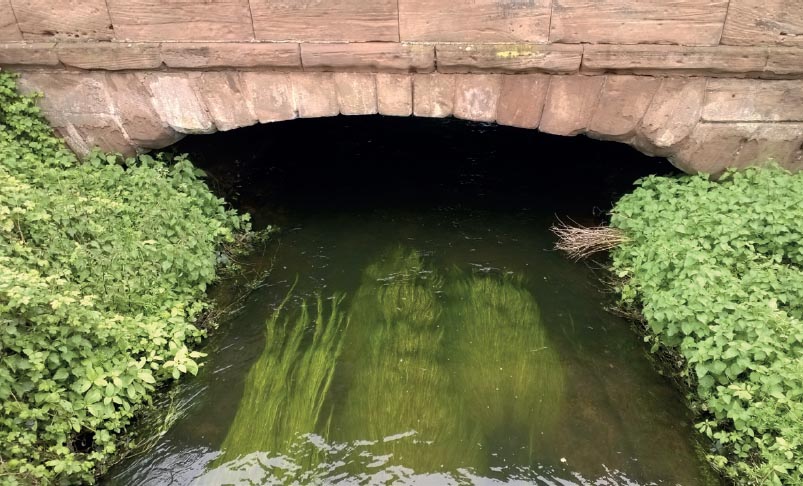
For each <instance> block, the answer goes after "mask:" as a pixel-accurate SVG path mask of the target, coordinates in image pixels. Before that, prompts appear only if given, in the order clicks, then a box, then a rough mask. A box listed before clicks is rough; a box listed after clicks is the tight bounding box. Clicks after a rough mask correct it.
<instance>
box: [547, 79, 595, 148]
mask: <svg viewBox="0 0 803 486" xmlns="http://www.w3.org/2000/svg"><path fill="white" fill-rule="evenodd" d="M604 81H605V76H580V75H573V76H553V77H552V79H551V80H550V82H549V90H548V91H547V97H546V101H545V103H544V113H543V115H542V116H541V124H540V125H539V129H540V130H541V131H542V132H545V133H552V134H555V135H577V134H580V133H582V132H583V131H585V130H586V128H587V127H588V123H589V122H590V121H591V117H592V115H593V114H594V108H596V106H597V99H598V98H599V94H600V90H601V89H602V85H603V82H604Z"/></svg>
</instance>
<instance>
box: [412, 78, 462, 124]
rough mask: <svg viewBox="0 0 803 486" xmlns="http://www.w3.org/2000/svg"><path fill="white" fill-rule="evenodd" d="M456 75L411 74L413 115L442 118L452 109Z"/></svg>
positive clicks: (450, 112) (449, 113)
mask: <svg viewBox="0 0 803 486" xmlns="http://www.w3.org/2000/svg"><path fill="white" fill-rule="evenodd" d="M456 82H457V77H456V75H453V74H438V73H435V74H416V75H414V76H413V113H415V116H425V117H433V118H443V117H447V116H449V115H451V114H452V112H453V111H454V97H455V84H456Z"/></svg>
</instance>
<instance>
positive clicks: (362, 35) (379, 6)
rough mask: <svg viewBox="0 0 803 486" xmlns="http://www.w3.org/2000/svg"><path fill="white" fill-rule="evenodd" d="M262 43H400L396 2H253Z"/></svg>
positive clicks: (274, 0)
mask: <svg viewBox="0 0 803 486" xmlns="http://www.w3.org/2000/svg"><path fill="white" fill-rule="evenodd" d="M251 12H252V13H253V15H254V32H255V33H256V38H257V39H259V40H273V41H281V40H298V41H349V42H367V41H385V42H398V40H399V21H398V10H397V1H396V0H371V1H365V0H316V1H299V0H251Z"/></svg>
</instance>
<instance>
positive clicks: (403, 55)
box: [301, 42, 435, 73]
mask: <svg viewBox="0 0 803 486" xmlns="http://www.w3.org/2000/svg"><path fill="white" fill-rule="evenodd" d="M301 58H302V60H303V63H304V69H305V70H321V71H349V72H362V71H368V72H377V71H382V72H401V73H407V72H419V73H428V72H432V71H434V70H435V48H434V47H433V46H426V45H420V44H399V43H395V42H394V43H388V42H363V43H351V44H301Z"/></svg>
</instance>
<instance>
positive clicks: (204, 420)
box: [101, 120, 718, 485]
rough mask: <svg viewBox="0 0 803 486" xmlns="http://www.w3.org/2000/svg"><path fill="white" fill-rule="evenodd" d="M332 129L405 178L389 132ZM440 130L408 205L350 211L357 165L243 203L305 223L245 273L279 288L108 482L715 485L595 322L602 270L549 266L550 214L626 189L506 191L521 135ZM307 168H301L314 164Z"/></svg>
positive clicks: (635, 353) (618, 323)
mask: <svg viewBox="0 0 803 486" xmlns="http://www.w3.org/2000/svg"><path fill="white" fill-rule="evenodd" d="M321 123H323V122H321ZM337 123H338V125H332V126H329V125H325V126H328V127H329V129H330V130H331V137H333V139H337V140H343V144H344V145H349V144H352V143H353V144H354V145H355V146H359V147H363V146H362V145H359V144H357V142H351V141H349V140H351V139H349V138H348V137H346V136H344V135H343V132H339V131H337V130H340V128H338V129H337V130H335V128H333V127H334V126H337V127H339V126H340V124H345V125H347V126H348V125H350V124H352V125H354V124H356V125H359V133H361V134H362V135H363V136H364V139H367V140H370V141H372V142H373V143H374V145H375V147H374V148H372V149H371V150H376V151H377V152H378V153H383V154H389V155H388V157H387V159H388V163H389V164H390V165H391V166H392V164H393V163H394V160H396V158H398V159H405V157H409V153H406V152H404V151H403V150H402V151H399V153H398V154H396V153H395V152H394V150H395V148H393V149H391V148H390V147H389V146H388V145H387V144H390V143H391V142H390V141H389V140H390V139H385V138H384V137H385V135H383V134H382V133H384V132H383V130H384V131H388V130H387V128H386V127H385V128H383V127H382V126H381V124H380V126H377V127H373V125H374V124H377V122H376V120H372V121H371V122H370V123H366V124H363V125H360V124H359V123H361V122H351V121H350V122H348V123H347V122H342V121H339V122H337ZM394 123H395V122H394ZM426 123H435V122H426ZM437 123H444V125H440V126H439V128H438V130H440V131H434V130H432V127H427V126H425V127H424V129H422V131H421V132H415V133H413V135H415V136H414V137H412V138H416V139H426V137H427V136H429V135H427V134H428V133H430V132H432V133H438V134H440V135H439V136H442V137H445V138H447V139H449V138H450V137H452V138H453V139H454V140H452V142H450V143H453V142H454V141H455V140H458V141H459V142H460V143H459V144H457V143H453V144H452V145H449V146H448V148H449V150H451V151H452V152H454V153H455V154H453V155H450V154H449V153H447V152H443V153H438V157H439V163H442V164H443V167H440V168H439V169H438V171H440V172H441V173H440V176H438V177H436V179H437V180H438V181H439V182H438V184H436V185H435V186H434V187H433V186H425V185H421V184H418V183H416V184H417V185H416V184H414V185H413V186H411V185H410V184H411V180H413V179H415V178H416V177H418V176H416V175H414V173H413V172H409V171H408V172H405V173H404V174H401V175H400V176H399V177H387V178H386V179H385V182H386V183H387V184H386V186H383V189H382V190H380V189H378V188H374V189H375V190H374V191H369V192H365V193H362V195H361V197H362V198H363V199H361V200H360V201H359V202H360V203H359V204H357V203H356V202H355V199H354V195H355V192H354V187H355V186H354V184H355V183H354V180H355V178H356V177H358V176H357V175H355V174H354V173H353V172H349V171H348V169H347V167H350V166H351V165H354V166H355V167H357V169H355V170H358V171H362V170H363V168H364V167H365V166H366V164H368V162H364V161H363V162H361V161H362V160H363V157H366V155H365V154H358V153H356V152H349V153H351V154H352V155H349V157H351V158H348V159H347V158H345V157H346V156H345V155H339V156H338V157H339V158H337V157H336V158H335V159H334V161H327V163H330V162H331V163H333V164H334V163H339V162H338V161H340V160H341V159H342V160H343V161H345V162H343V163H342V164H340V165H338V166H337V168H334V169H331V170H329V171H327V170H326V169H322V170H323V171H324V172H325V173H326V176H327V177H326V181H321V180H318V179H313V180H310V175H309V174H308V173H302V172H303V171H301V172H298V173H294V172H293V170H294V169H293V167H295V165H292V164H290V165H284V166H281V165H280V164H279V165H278V166H279V167H283V168H280V169H276V170H274V169H273V168H271V169H270V170H268V171H267V172H268V173H270V174H271V176H270V177H267V178H261V177H256V176H249V177H245V178H244V180H243V181H242V184H241V186H239V189H240V191H241V192H242V194H241V195H240V198H241V204H243V205H244V206H247V207H251V208H252V209H253V210H254V211H256V213H255V214H256V216H257V219H258V220H259V219H260V218H262V219H263V220H271V219H272V218H276V217H279V218H284V217H286V220H287V221H288V222H291V225H287V224H286V225H285V228H284V231H283V232H282V233H281V234H280V235H278V236H277V237H276V238H275V239H274V240H273V241H272V242H271V243H270V244H269V246H268V247H267V248H265V250H264V251H263V252H260V253H259V254H256V255H254V256H253V257H252V258H251V260H250V261H247V262H243V264H244V265H254V266H257V267H259V268H265V267H270V268H272V271H271V277H270V281H269V285H268V286H266V287H262V288H260V289H258V290H257V291H255V292H254V293H253V294H252V295H251V296H250V297H249V299H248V300H247V302H246V303H245V305H244V307H243V309H242V312H240V313H239V314H238V315H237V316H236V317H234V318H232V319H231V320H230V321H229V322H227V323H224V324H223V325H222V327H221V329H220V330H219V331H218V332H217V333H215V335H214V336H213V337H212V338H211V339H210V341H209V343H208V344H207V345H206V349H204V351H206V352H208V353H209V357H208V358H207V361H206V365H205V366H204V367H203V368H202V371H201V372H200V373H199V375H198V376H197V377H195V378H191V379H189V380H185V381H184V382H182V384H181V385H180V386H179V389H178V391H177V393H176V400H175V403H174V405H175V408H176V409H177V410H178V411H179V412H180V413H181V418H180V419H179V420H178V421H177V422H176V423H175V425H174V426H173V427H172V428H171V429H170V430H169V431H168V432H167V433H166V434H165V435H164V436H162V437H161V438H160V439H159V440H158V441H156V446H155V447H154V448H153V449H151V450H148V451H144V452H142V453H140V454H138V455H136V456H133V457H130V458H128V459H127V460H126V461H124V462H123V463H121V464H119V465H117V466H116V467H115V468H114V469H113V470H112V471H111V472H110V473H109V474H108V475H106V477H104V478H103V480H102V481H101V482H102V483H105V484H115V485H151V484H154V485H189V484H199V485H218V484H237V485H239V484H243V485H244V484H257V485H259V484H299V485H308V484H344V485H351V484H372V485H373V484H377V485H379V484H415V485H450V484H480V485H485V484H489V485H491V484H545V485H570V484H571V485H575V484H580V485H586V484H588V485H648V484H668V485H674V484H683V485H708V484H718V482H717V480H716V478H715V477H714V476H713V475H712V474H711V471H710V470H709V469H708V468H707V466H706V465H705V464H704V462H703V461H702V460H701V458H700V452H699V446H697V445H696V443H695V441H694V437H695V436H694V434H693V430H692V428H691V426H690V424H691V417H690V416H689V415H688V413H687V412H686V409H685V406H684V404H683V403H682V399H681V397H680V396H679V394H678V393H677V391H676V390H674V389H673V387H672V385H671V383H669V382H668V380H666V379H665V378H664V377H662V376H660V375H659V374H658V373H657V372H656V371H655V368H654V367H653V365H652V364H651V363H650V361H649V359H648V355H647V353H646V351H645V349H644V348H643V345H642V344H641V343H640V342H639V339H638V337H637V336H636V335H635V334H634V333H633V331H632V329H631V328H630V325H629V323H627V322H626V321H623V320H621V319H619V318H617V317H615V316H613V315H611V314H609V313H606V312H605V311H604V310H603V308H604V306H605V304H606V303H607V301H608V299H609V298H610V296H607V295H605V294H604V293H602V292H601V291H600V285H599V284H598V277H599V276H598V275H596V274H595V271H594V269H593V268H590V267H588V266H585V265H582V264H576V263H572V262H569V261H567V260H565V259H564V258H562V257H561V256H560V255H558V254H556V253H555V252H553V251H551V250H550V248H551V246H552V243H553V238H552V235H551V234H550V233H549V231H548V226H549V224H550V223H551V222H552V221H554V217H555V214H559V215H561V216H569V217H572V218H575V219H578V218H589V212H590V208H593V207H594V206H595V205H600V204H604V203H605V201H608V203H609V202H610V201H611V198H612V196H611V192H612V191H621V190H623V189H622V188H621V187H618V186H617V187H612V186H610V185H609V184H608V183H601V178H600V177H597V176H595V175H594V174H597V173H598V172H596V171H598V167H597V166H596V165H594V164H593V163H591V164H587V165H585V166H582V165H581V166H580V167H582V168H581V169H573V170H574V172H572V174H573V175H572V177H577V178H579V179H578V180H579V181H581V182H582V181H583V180H585V181H586V182H584V184H586V185H585V186H580V187H579V189H578V191H577V192H575V193H567V192H566V190H565V189H566V187H567V186H566V185H563V183H564V182H565V179H564V178H561V177H560V176H556V175H555V174H551V175H550V177H553V179H550V180H546V179H543V180H542V179H531V178H525V177H514V178H513V180H511V178H510V177H503V175H502V174H501V173H500V171H497V170H495V168H498V167H496V166H501V167H502V169H500V170H501V172H509V171H510V169H511V167H514V166H515V167H519V166H521V167H524V166H525V161H523V160H515V158H513V156H514V155H515V154H512V152H511V155H510V156H509V157H506V158H504V159H502V158H500V159H497V158H496V157H497V155H498V154H497V152H494V153H490V152H483V150H486V151H489V150H491V148H488V147H493V150H494V151H497V150H502V149H498V148H497V147H514V146H515V143H518V142H515V137H516V136H517V135H516V136H514V135H511V133H512V132H507V131H503V132H500V133H501V135H500V134H496V135H495V134H494V133H495V132H494V130H492V129H490V128H488V127H478V126H475V125H469V126H468V128H466V126H464V125H460V126H458V127H455V126H454V125H449V124H448V123H449V122H437ZM321 126H324V125H321ZM405 126H406V125H405ZM277 127H278V126H277ZM407 129H408V130H412V129H410V128H407ZM276 130H287V132H283V133H282V135H281V136H277V137H273V138H271V140H278V139H286V140H284V142H286V143H288V144H294V143H295V144H298V143H300V142H301V141H302V140H303V137H302V136H301V135H293V133H294V132H292V131H291V130H290V129H288V128H276ZM461 130H462V131H461ZM466 130H468V132H466ZM458 132H459V133H462V134H463V135H462V137H458V136H457V135H456V134H457V133H458ZM321 133H324V134H325V133H327V132H326V131H322V132H321ZM349 133H351V132H349ZM516 133H518V132H516ZM408 135H410V133H408ZM227 136H229V135H227ZM322 136H323V137H324V138H325V136H326V135H322ZM294 137H301V138H294ZM494 137H496V138H494ZM500 137H501V138H500ZM201 140H204V139H201ZM480 140H481V141H482V142H480ZM218 143H219V142H218ZM249 143H250V144H252V145H253V144H256V145H259V143H257V142H255V141H254V139H248V143H246V142H243V141H240V142H237V141H230V142H228V143H222V144H221V145H222V146H225V147H227V150H231V147H237V146H244V147H250V148H249V150H250V149H252V148H253V147H251V146H249ZM271 143H276V144H278V143H279V142H271ZM361 143H362V142H361ZM393 143H397V142H393ZM441 143H443V139H440V138H439V139H438V144H441ZM322 144H323V145H326V144H325V143H322ZM383 144H384V145H383ZM276 147H279V148H276ZM280 147H281V146H280V145H277V146H274V148H275V150H274V151H273V152H272V153H274V155H276V154H278V155H276V157H278V158H281V150H280ZM394 147H395V146H394ZM208 149H209V150H211V148H208ZM204 150H207V149H204ZM244 150H245V149H244ZM310 150H311V151H313V154H312V156H310V157H311V158H310V160H309V161H307V160H305V161H303V163H314V160H318V159H319V158H320V154H316V153H314V151H315V150H316V147H315V146H311V147H310ZM342 150H345V149H342ZM355 150H356V149H355ZM360 150H363V149H362V148H360ZM371 150H368V149H364V151H367V152H369V153H368V155H367V157H369V158H370V157H375V156H376V154H373V153H372V152H371ZM511 150H512V149H511ZM595 150H596V149H595ZM464 152H465V153H464ZM469 152H471V153H474V154H475V155H473V156H474V157H476V159H475V160H474V162H471V163H468V164H467V163H465V157H466V156H467V155H466V153H469ZM600 153H602V152H600ZM405 154H407V155H405ZM477 154H478V155H477ZM563 155H565V156H566V157H567V158H569V159H571V157H572V156H571V154H569V155H566V154H565V153H564V154H563ZM597 155H598V154H592V155H588V156H587V157H586V159H588V160H592V162H593V157H596V156H597ZM220 157H221V160H222V161H223V162H226V163H231V162H230V161H231V158H230V157H233V156H230V154H229V155H226V156H224V155H221V156H220ZM227 157H229V158H227ZM450 157H453V159H450ZM242 158H243V160H247V158H248V156H246V155H242ZM405 160H406V159H405ZM450 160H451V162H450ZM480 160H485V161H486V162H487V161H489V160H490V161H493V163H487V164H479V162H478V161H480ZM475 162H477V163H475ZM497 162H498V163H497ZM295 163H297V164H302V161H295ZM505 164H507V165H505ZM410 166H411V167H414V168H415V169H416V170H418V169H421V170H424V168H426V167H427V166H428V163H427V161H426V160H418V161H412V162H411V163H410ZM249 167H251V166H249ZM270 167H274V166H273V165H271V166H270ZM444 167H445V168H444ZM243 170H245V169H243ZM248 170H252V171H256V169H254V168H253V167H252V168H251V169H248ZM266 170H267V169H266ZM552 170H555V169H554V167H553V169H552ZM645 170H646V169H645ZM283 171H284V172H283ZM450 171H453V172H454V175H453V176H448V174H449V173H450ZM340 172H343V174H340ZM436 172H437V171H436ZM584 172H588V173H589V174H591V175H590V176H589V178H588V179H582V178H581V177H580V176H579V175H577V174H579V173H584ZM291 173H292V174H291ZM277 174H278V175H277ZM282 174H283V175H282ZM288 174H290V175H288ZM293 174H295V175H293ZM338 174H340V175H338ZM426 175H431V174H429V173H426ZM508 175H509V174H508ZM422 177H423V176H422ZM433 177H434V176H433ZM630 180H631V181H632V179H630ZM449 181H452V182H454V181H457V182H455V183H454V184H451V185H450V184H449ZM561 181H563V182H561ZM394 182H397V184H395V185H394ZM360 184H361V185H360V187H363V186H365V181H360ZM556 184H557V185H558V186H559V187H558V188H556V187H555V185H556ZM578 184H579V182H578ZM329 186H331V187H330V190H329V191H328V192H326V191H324V189H325V188H326V187H329ZM308 187H315V188H316V191H317V192H316V191H312V192H309V191H302V190H301V189H299V191H298V192H294V191H292V190H290V188H308ZM365 187H369V186H365ZM411 187H414V189H415V190H414V191H413V192H412V193H411V192H410V188H411ZM266 188H273V189H270V190H269V191H268V189H266ZM500 188H501V189H500ZM385 189H387V191H385ZM265 191H268V192H270V193H271V194H272V197H273V199H272V198H271V197H267V198H266V197H265V196H264V194H263V193H264V192H265ZM338 191H340V192H338ZM385 192H388V193H390V194H392V196H390V197H388V196H387V195H386V194H385ZM255 194H256V196H255ZM405 195H406V197H407V199H405ZM344 198H345V200H348V201H350V203H342V201H343V200H344ZM399 198H401V199H399ZM595 198H596V199H595ZM277 208H279V209H281V211H280V212H278V213H277V212H276V209H277ZM268 215H270V216H268Z"/></svg>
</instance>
